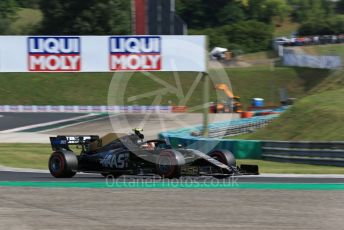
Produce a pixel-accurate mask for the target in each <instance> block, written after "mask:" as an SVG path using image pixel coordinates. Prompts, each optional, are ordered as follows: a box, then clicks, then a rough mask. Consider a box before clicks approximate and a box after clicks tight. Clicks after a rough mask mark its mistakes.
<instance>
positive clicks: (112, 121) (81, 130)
mask: <svg viewBox="0 0 344 230" xmlns="http://www.w3.org/2000/svg"><path fill="white" fill-rule="evenodd" d="M236 118H239V116H238V114H209V121H210V122H216V121H224V120H231V119H236ZM199 124H202V114H200V113H182V114H178V113H169V114H154V113H152V114H148V115H147V114H124V113H121V114H114V115H110V117H104V118H103V119H99V120H97V121H90V122H87V123H83V124H77V125H73V126H70V127H66V128H62V129H57V130H50V131H47V132H44V133H48V134H59V135H66V134H77V135H79V134H80V135H81V134H96V135H104V134H106V133H110V132H117V133H128V132H131V130H132V129H133V128H143V133H144V134H145V137H146V139H155V138H156V137H157V134H158V133H160V132H163V131H167V130H171V129H178V128H185V127H188V126H194V125H199ZM90 131H91V132H92V133H90Z"/></svg>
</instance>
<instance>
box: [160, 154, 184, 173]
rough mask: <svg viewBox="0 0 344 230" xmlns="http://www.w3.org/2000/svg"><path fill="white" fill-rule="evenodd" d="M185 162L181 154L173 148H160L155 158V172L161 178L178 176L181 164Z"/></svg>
mask: <svg viewBox="0 0 344 230" xmlns="http://www.w3.org/2000/svg"><path fill="white" fill-rule="evenodd" d="M184 164H185V159H184V156H183V154H181V153H180V152H178V151H176V150H173V149H166V150H162V151H161V152H160V153H159V155H158V157H157V160H156V170H157V173H158V174H159V175H160V176H161V177H162V178H179V177H180V176H181V166H182V165H184Z"/></svg>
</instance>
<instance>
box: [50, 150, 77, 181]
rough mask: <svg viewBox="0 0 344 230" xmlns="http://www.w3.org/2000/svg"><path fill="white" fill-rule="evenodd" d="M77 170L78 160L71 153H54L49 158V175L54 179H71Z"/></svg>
mask: <svg viewBox="0 0 344 230" xmlns="http://www.w3.org/2000/svg"><path fill="white" fill-rule="evenodd" d="M77 170H78V158H77V157H76V155H75V154H74V153H73V152H71V151H56V152H53V153H52V154H51V156H50V158H49V171H50V174H51V175H52V176H54V177H56V178H70V177H73V176H74V175H75V174H76V172H77Z"/></svg>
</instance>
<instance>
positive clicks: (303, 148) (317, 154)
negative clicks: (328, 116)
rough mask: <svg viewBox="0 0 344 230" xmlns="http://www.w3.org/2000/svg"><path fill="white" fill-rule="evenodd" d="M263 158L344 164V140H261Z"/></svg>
mask: <svg viewBox="0 0 344 230" xmlns="http://www.w3.org/2000/svg"><path fill="white" fill-rule="evenodd" d="M262 157H263V159H265V160H270V161H278V162H291V163H304V164H316V165H331V166H344V142H309V141H298V142H289V141H263V142H262Z"/></svg>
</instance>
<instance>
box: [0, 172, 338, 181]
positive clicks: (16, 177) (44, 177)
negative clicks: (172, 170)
mask: <svg viewBox="0 0 344 230" xmlns="http://www.w3.org/2000/svg"><path fill="white" fill-rule="evenodd" d="M233 178H234V179H235V181H236V182H238V183H240V182H250V183H251V182H252V183H253V182H254V183H344V178H316V177H315V178H307V177H266V176H264V177H260V176H238V177H233ZM233 178H232V179H233ZM141 179H142V180H144V179H156V180H157V181H159V180H160V179H158V178H157V177H153V176H145V177H142V176H126V177H120V178H119V179H118V180H126V181H133V180H141ZM183 179H192V180H196V181H200V182H202V181H207V180H210V179H212V177H189V178H181V180H183ZM0 181H60V182H61V181H69V182H102V181H104V177H102V176H101V175H99V174H77V175H76V176H75V177H73V178H68V179H57V178H54V177H52V176H51V175H50V174H49V173H33V172H8V171H2V172H1V171H0ZM224 181H228V182H229V183H230V182H233V180H230V179H225V180H224Z"/></svg>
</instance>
